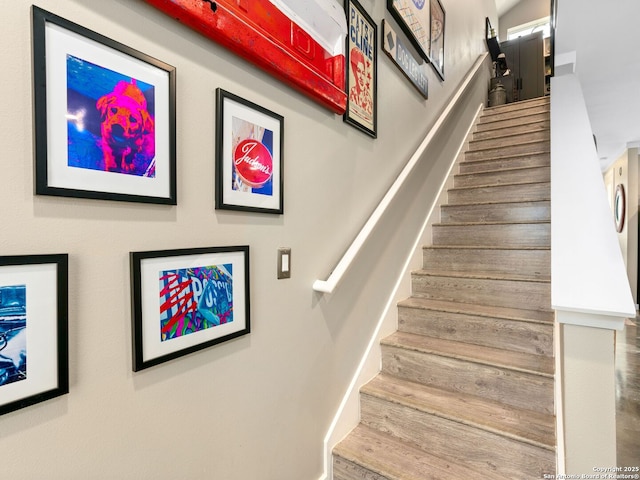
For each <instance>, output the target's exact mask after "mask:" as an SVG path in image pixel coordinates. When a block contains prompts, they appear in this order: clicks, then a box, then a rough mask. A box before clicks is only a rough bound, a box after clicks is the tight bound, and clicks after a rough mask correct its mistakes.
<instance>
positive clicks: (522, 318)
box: [398, 297, 554, 356]
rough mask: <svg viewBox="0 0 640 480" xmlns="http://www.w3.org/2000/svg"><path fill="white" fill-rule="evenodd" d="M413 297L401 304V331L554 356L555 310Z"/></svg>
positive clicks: (399, 326) (399, 312)
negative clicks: (520, 308) (513, 307)
mask: <svg viewBox="0 0 640 480" xmlns="http://www.w3.org/2000/svg"><path fill="white" fill-rule="evenodd" d="M509 310H510V309H506V308H498V307H495V306H490V307H486V306H482V305H473V304H462V303H459V302H442V301H437V300H431V299H426V298H420V297H410V298H408V299H406V300H403V301H402V302H400V303H399V304H398V331H400V332H407V333H414V334H418V335H425V336H429V337H432V338H442V339H445V340H454V341H457V342H461V343H470V344H474V345H482V346H485V347H493V348H501V349H504V350H512V351H516V352H523V353H531V354H537V355H547V356H553V354H554V350H553V329H554V326H553V312H551V311H549V312H541V311H535V310H519V309H511V311H509Z"/></svg>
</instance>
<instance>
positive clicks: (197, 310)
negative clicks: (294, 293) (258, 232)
mask: <svg viewBox="0 0 640 480" xmlns="http://www.w3.org/2000/svg"><path fill="white" fill-rule="evenodd" d="M130 265H131V291H132V292H131V293H132V294H131V308H132V346H133V370H134V371H136V372H137V371H140V370H143V369H146V368H149V367H152V366H154V365H159V364H161V363H164V362H167V361H169V360H173V359H176V358H179V357H182V356H184V355H188V354H190V353H193V352H197V351H199V350H203V349H205V348H208V347H211V346H213V345H217V344H219V343H222V342H226V341H228V340H231V339H234V338H237V337H240V336H243V335H246V334H248V333H250V332H251V322H250V292H249V246H248V245H242V246H222V247H203V248H185V249H177V250H156V251H146V252H131V253H130Z"/></svg>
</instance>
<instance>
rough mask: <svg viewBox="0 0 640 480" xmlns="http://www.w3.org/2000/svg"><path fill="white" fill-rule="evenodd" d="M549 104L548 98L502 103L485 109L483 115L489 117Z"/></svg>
mask: <svg viewBox="0 0 640 480" xmlns="http://www.w3.org/2000/svg"><path fill="white" fill-rule="evenodd" d="M550 104H551V99H550V98H549V97H537V98H530V99H528V100H521V101H519V102H511V103H504V104H502V105H494V106H491V107H486V108H485V109H484V112H483V113H486V114H488V115H490V114H492V113H498V112H505V111H512V110H522V109H526V108H531V107H534V106H538V105H550Z"/></svg>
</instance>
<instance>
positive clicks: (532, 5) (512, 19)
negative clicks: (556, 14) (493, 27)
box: [498, 0, 551, 42]
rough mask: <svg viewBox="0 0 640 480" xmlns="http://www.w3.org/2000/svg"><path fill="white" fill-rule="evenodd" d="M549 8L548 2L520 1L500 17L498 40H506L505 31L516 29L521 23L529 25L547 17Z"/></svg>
mask: <svg viewBox="0 0 640 480" xmlns="http://www.w3.org/2000/svg"><path fill="white" fill-rule="evenodd" d="M550 8H551V2H550V0H522V1H520V2H519V3H517V4H516V5H515V6H514V7H513V8H512V9H510V10H509V11H508V12H506V13H504V14H503V15H502V16H501V17H500V27H499V29H498V38H500V40H501V41H503V42H504V41H506V40H507V30H508V29H509V28H511V27H517V26H518V25H522V24H523V23H529V22H532V21H534V20H538V19H539V18H544V17H548V16H549V14H550V13H549V10H550Z"/></svg>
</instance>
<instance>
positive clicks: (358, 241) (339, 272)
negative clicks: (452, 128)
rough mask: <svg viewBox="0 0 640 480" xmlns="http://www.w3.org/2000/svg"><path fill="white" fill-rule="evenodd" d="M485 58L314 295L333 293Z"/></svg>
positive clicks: (467, 77)
mask: <svg viewBox="0 0 640 480" xmlns="http://www.w3.org/2000/svg"><path fill="white" fill-rule="evenodd" d="M487 55H489V54H488V53H483V54H482V55H480V56H479V57H478V58H477V60H476V62H475V63H474V64H473V66H472V67H471V69H470V70H469V73H468V74H467V76H466V77H465V79H464V81H463V82H462V83H461V85H460V87H459V88H458V90H457V91H456V93H455V95H454V96H453V97H452V98H451V100H450V101H449V103H448V105H447V108H445V109H444V111H443V112H442V114H441V115H440V116H439V117H438V120H436V123H435V124H434V125H433V127H432V128H431V130H429V133H427V136H426V137H425V138H424V140H423V141H422V143H421V144H420V146H419V147H418V149H417V150H416V152H415V153H414V154H413V155H412V156H411V158H410V159H409V161H408V162H407V164H406V165H405V167H404V168H403V169H402V172H400V175H398V178H397V179H396V181H395V182H393V185H391V188H389V191H388V192H387V193H386V195H385V196H384V197H383V199H382V200H381V201H380V204H379V205H378V206H377V207H376V209H375V210H374V211H373V213H372V214H371V216H370V217H369V219H368V220H367V223H365V224H364V226H363V227H362V230H360V233H358V235H357V236H356V238H355V239H354V240H353V242H352V243H351V245H350V246H349V248H348V249H347V251H346V252H345V254H344V255H343V256H342V258H341V259H340V261H339V262H338V264H337V265H336V267H335V268H334V270H333V271H332V272H331V274H330V275H329V278H328V279H327V280H316V281H315V282H314V283H313V289H314V290H315V291H316V292H321V293H332V292H333V290H334V289H335V288H336V286H337V285H338V283H339V282H340V280H342V276H343V275H344V274H345V272H346V271H347V270H348V269H349V267H350V266H351V263H352V262H353V260H354V259H355V257H356V256H357V255H358V252H359V251H360V249H361V248H362V246H363V245H364V243H365V242H366V240H367V238H369V235H371V232H372V231H373V230H374V229H375V227H376V225H377V224H378V221H379V220H380V218H381V217H382V216H383V215H384V212H385V211H386V210H387V208H388V207H389V205H390V204H391V202H392V201H393V199H394V197H395V196H396V194H397V193H398V191H399V190H400V188H401V187H402V185H403V184H404V182H405V181H406V180H407V179H408V178H409V177H410V176H411V172H412V171H413V168H414V167H415V166H416V165H417V164H418V162H419V161H420V159H421V158H422V155H424V152H425V151H426V149H427V147H429V144H430V143H431V141H432V140H433V139H434V138H435V136H436V135H437V134H438V133H439V132H440V128H441V127H442V125H443V124H444V122H445V120H446V119H447V117H448V116H449V114H450V113H451V111H452V110H453V107H454V106H455V105H456V104H457V103H458V100H459V99H460V97H461V96H462V94H463V93H464V92H465V91H466V89H467V87H468V86H469V85H470V84H471V80H473V77H474V76H475V75H476V73H478V71H480V67H481V66H482V64H483V62H484V59H485V58H486V57H487Z"/></svg>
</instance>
